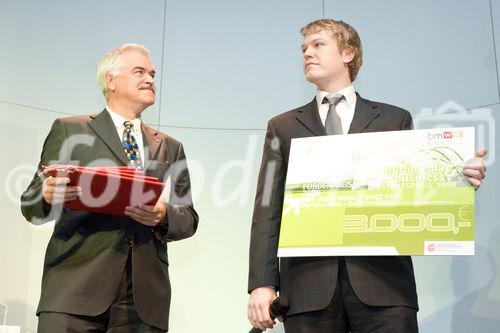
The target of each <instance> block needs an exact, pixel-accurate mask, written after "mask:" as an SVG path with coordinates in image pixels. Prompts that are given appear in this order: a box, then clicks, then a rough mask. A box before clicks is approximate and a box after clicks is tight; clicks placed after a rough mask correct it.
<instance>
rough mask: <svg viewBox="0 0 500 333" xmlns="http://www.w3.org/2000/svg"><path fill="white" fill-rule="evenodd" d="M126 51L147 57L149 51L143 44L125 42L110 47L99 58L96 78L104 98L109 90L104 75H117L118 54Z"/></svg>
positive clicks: (118, 67) (118, 66)
mask: <svg viewBox="0 0 500 333" xmlns="http://www.w3.org/2000/svg"><path fill="white" fill-rule="evenodd" d="M127 51H137V52H140V53H142V54H144V55H146V56H148V57H149V55H150V53H151V52H149V50H148V49H147V48H146V47H145V46H143V45H140V44H134V43H127V44H123V45H121V46H118V47H117V48H114V49H112V50H111V51H109V52H108V53H106V54H105V55H104V56H103V57H102V58H101V60H100V61H99V64H98V65H97V73H96V79H97V84H98V85H99V88H101V90H102V93H103V94H104V97H106V100H107V99H108V92H109V87H108V84H107V83H106V80H105V78H106V75H108V74H109V75H111V76H116V75H118V73H119V70H120V66H121V64H120V60H119V56H120V55H121V54H122V53H124V52H127Z"/></svg>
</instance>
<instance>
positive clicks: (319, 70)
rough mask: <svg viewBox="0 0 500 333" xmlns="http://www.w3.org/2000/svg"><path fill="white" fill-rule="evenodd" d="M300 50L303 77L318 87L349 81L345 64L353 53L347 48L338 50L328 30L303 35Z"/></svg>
mask: <svg viewBox="0 0 500 333" xmlns="http://www.w3.org/2000/svg"><path fill="white" fill-rule="evenodd" d="M301 50H302V54H303V55H304V58H303V59H304V63H303V69H304V74H305V77H306V79H307V80H308V81H309V82H311V83H314V84H315V85H316V86H318V88H320V89H322V88H323V89H324V87H325V86H327V85H329V84H330V83H331V82H335V81H337V82H338V81H345V80H348V81H349V82H350V79H349V70H348V67H347V64H348V63H349V62H350V61H351V60H352V58H353V56H354V54H353V53H352V52H350V51H347V50H344V51H342V52H339V49H338V47H337V41H336V40H335V39H334V38H333V37H331V36H330V34H329V33H328V32H326V31H324V30H323V31H320V32H317V33H314V34H310V35H307V36H305V37H304V42H303V43H302V46H301Z"/></svg>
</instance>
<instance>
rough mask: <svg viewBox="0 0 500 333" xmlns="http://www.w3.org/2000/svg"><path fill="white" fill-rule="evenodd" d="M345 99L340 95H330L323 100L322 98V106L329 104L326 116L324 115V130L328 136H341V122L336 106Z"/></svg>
mask: <svg viewBox="0 0 500 333" xmlns="http://www.w3.org/2000/svg"><path fill="white" fill-rule="evenodd" d="M343 99H345V97H344V95H340V94H333V95H332V94H330V95H326V97H325V98H323V102H322V104H326V103H328V104H330V107H329V108H328V114H327V115H326V120H325V129H326V134H328V135H336V134H343V133H344V132H343V131H342V121H341V119H340V116H339V114H338V113H337V110H336V108H337V104H339V103H340V101H342V100H343Z"/></svg>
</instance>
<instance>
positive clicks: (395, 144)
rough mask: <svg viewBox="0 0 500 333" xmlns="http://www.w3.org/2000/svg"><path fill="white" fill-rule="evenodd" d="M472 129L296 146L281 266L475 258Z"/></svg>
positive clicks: (308, 141)
mask: <svg viewBox="0 0 500 333" xmlns="http://www.w3.org/2000/svg"><path fill="white" fill-rule="evenodd" d="M474 139H475V134H474V128H473V127H467V128H441V129H429V130H413V131H394V132H377V133H361V134H349V135H330V136H319V137H310V138H299V139H293V140H292V143H291V148H290V157H289V163H288V172H287V177H286V186H285V196H284V204H283V213H282V219H281V230H280V238H279V248H278V256H279V257H295V256H336V255H348V256H350V255H472V254H474V189H473V187H472V186H471V185H470V184H469V183H468V181H467V180H466V179H465V177H464V176H463V175H462V167H463V165H464V163H465V162H466V161H467V160H469V159H471V158H473V157H474V142H475V140H474Z"/></svg>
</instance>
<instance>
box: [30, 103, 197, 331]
mask: <svg viewBox="0 0 500 333" xmlns="http://www.w3.org/2000/svg"><path fill="white" fill-rule="evenodd" d="M142 132H143V138H144V146H145V157H146V159H145V160H146V163H145V172H146V174H147V175H150V176H155V177H159V178H160V179H162V180H163V181H165V180H167V177H168V176H169V175H170V178H171V179H172V186H171V193H170V198H171V200H170V201H169V203H168V208H167V221H168V226H167V225H166V224H165V223H163V226H158V227H155V228H154V229H152V228H150V227H146V226H144V225H141V224H140V223H138V222H135V221H134V220H132V219H130V218H128V217H118V216H112V215H106V214H98V213H88V212H79V211H70V210H67V209H62V210H61V208H60V211H59V212H57V209H55V208H56V206H54V207H51V206H50V205H48V204H47V203H46V202H45V201H44V200H43V199H42V196H41V189H42V182H43V177H41V176H40V175H39V173H37V174H35V176H34V178H33V180H32V182H31V184H30V185H29V187H28V189H27V190H26V191H25V192H24V193H23V195H22V197H21V203H22V213H23V215H24V216H25V217H26V219H27V220H28V221H31V222H33V223H43V222H45V221H48V220H51V219H53V218H55V219H56V223H55V228H54V232H53V234H52V237H51V238H50V241H49V244H48V246H47V251H46V255H45V261H44V270H43V278H42V293H41V298H40V303H39V306H38V310H37V313H40V312H42V311H55V312H63V313H70V314H77V315H86V316H95V315H98V314H100V313H103V312H104V311H106V310H107V309H108V308H109V306H110V305H111V303H112V301H113V299H114V297H115V296H116V292H117V288H118V286H119V283H120V278H121V276H122V274H123V272H124V268H125V264H126V261H127V257H128V256H129V255H131V260H132V279H133V294H134V300H135V303H136V307H137V311H138V313H139V316H140V317H141V319H142V320H143V321H144V322H146V323H147V324H149V325H153V326H156V327H159V328H162V329H168V316H169V307H170V281H169V275H168V255H167V241H170V240H180V239H183V238H186V237H190V236H191V235H193V234H194V233H195V231H196V228H197V225H198V215H197V213H196V211H195V210H194V207H193V205H192V203H191V195H190V180H189V173H188V170H187V167H186V166H185V155H184V151H183V148H182V144H181V143H180V142H178V141H176V140H174V139H173V138H171V137H169V136H167V135H165V134H163V133H160V132H158V131H156V130H154V129H152V128H150V127H147V126H145V125H143V127H142ZM54 163H72V164H79V165H90V164H92V165H122V166H123V165H127V163H128V160H127V157H126V155H125V152H124V151H123V148H122V145H121V142H120V138H119V137H118V134H117V132H116V129H115V126H114V124H113V121H112V120H111V116H110V115H109V113H108V112H107V111H106V110H104V111H103V112H101V113H99V114H97V115H91V116H77V117H69V118H63V119H57V120H56V121H55V122H54V124H53V125H52V128H51V130H50V133H49V134H48V136H47V138H46V140H45V143H44V146H43V151H42V155H41V160H40V164H39V167H38V171H41V167H42V165H50V164H54ZM51 208H54V209H52V210H51ZM164 222H165V221H164Z"/></svg>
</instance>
